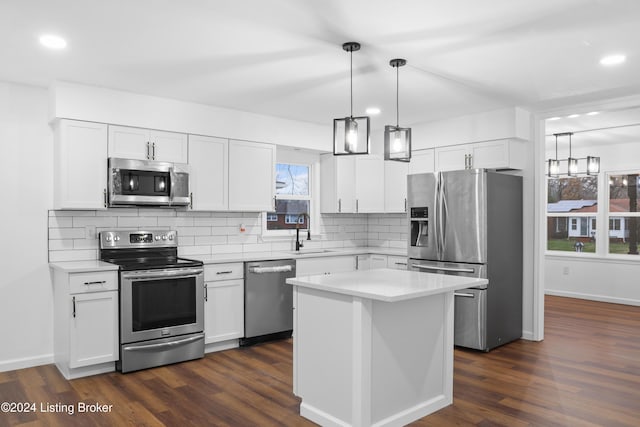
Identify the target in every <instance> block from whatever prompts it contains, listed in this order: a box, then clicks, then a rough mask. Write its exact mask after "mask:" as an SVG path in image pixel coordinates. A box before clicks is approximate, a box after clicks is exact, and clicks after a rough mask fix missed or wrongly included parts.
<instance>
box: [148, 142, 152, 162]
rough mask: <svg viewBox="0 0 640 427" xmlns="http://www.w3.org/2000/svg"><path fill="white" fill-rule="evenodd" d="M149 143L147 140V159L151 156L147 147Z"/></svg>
mask: <svg viewBox="0 0 640 427" xmlns="http://www.w3.org/2000/svg"><path fill="white" fill-rule="evenodd" d="M149 145H150V143H149V141H147V160H149V158H150V157H151V156H150V154H151V150H150V149H149Z"/></svg>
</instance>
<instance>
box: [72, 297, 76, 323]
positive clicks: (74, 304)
mask: <svg viewBox="0 0 640 427" xmlns="http://www.w3.org/2000/svg"><path fill="white" fill-rule="evenodd" d="M72 301H73V317H74V318H75V317H76V297H73V300H72Z"/></svg>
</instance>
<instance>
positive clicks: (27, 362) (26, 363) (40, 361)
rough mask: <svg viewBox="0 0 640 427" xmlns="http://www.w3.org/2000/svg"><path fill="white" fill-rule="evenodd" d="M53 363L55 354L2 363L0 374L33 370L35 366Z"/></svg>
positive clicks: (0, 364)
mask: <svg viewBox="0 0 640 427" xmlns="http://www.w3.org/2000/svg"><path fill="white" fill-rule="evenodd" d="M50 363H53V354H43V355H40V356H34V357H24V358H21V359H12V360H3V361H0V372H6V371H15V370H17V369H24V368H33V367H34V366H41V365H48V364H50Z"/></svg>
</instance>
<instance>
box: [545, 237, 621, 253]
mask: <svg viewBox="0 0 640 427" xmlns="http://www.w3.org/2000/svg"><path fill="white" fill-rule="evenodd" d="M575 243H576V241H575V240H573V239H571V240H568V239H549V240H547V250H549V251H566V252H575V246H574V245H575ZM595 251H596V244H595V242H585V244H584V247H583V248H582V252H590V253H594V252H595ZM609 253H610V254H627V253H629V243H609Z"/></svg>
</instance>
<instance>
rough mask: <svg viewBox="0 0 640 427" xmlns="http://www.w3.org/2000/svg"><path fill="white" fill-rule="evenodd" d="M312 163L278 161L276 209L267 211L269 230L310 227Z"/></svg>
mask: <svg viewBox="0 0 640 427" xmlns="http://www.w3.org/2000/svg"><path fill="white" fill-rule="evenodd" d="M311 196H312V195H311V165H304V164H291V163H276V211H275V212H267V214H266V218H267V222H266V225H267V227H266V229H267V230H288V229H295V228H300V229H301V230H302V229H307V228H309V223H310V221H311V213H312V212H311Z"/></svg>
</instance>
